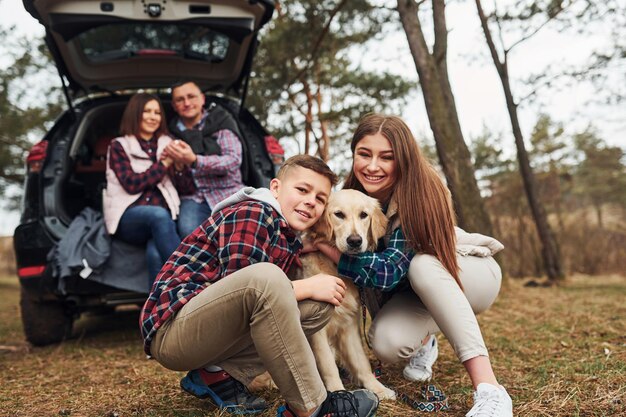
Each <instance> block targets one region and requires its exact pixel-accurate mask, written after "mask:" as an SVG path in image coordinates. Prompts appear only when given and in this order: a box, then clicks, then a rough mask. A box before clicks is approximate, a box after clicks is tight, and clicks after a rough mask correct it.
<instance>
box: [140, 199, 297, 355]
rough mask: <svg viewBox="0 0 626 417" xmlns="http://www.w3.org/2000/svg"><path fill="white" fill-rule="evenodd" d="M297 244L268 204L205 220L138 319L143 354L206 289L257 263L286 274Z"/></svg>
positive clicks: (246, 205) (238, 207)
mask: <svg viewBox="0 0 626 417" xmlns="http://www.w3.org/2000/svg"><path fill="white" fill-rule="evenodd" d="M301 250H302V243H301V242H300V239H299V238H298V237H297V236H296V234H295V233H294V231H293V230H291V229H290V228H289V226H288V225H287V222H286V221H285V219H284V218H283V217H282V216H280V214H278V212H277V211H276V210H275V209H274V208H273V207H272V206H271V205H269V204H268V203H264V202H260V201H256V200H248V201H244V202H241V203H237V204H234V205H232V206H230V207H226V208H224V209H222V210H220V211H219V212H217V213H215V214H213V215H211V216H210V217H209V218H208V219H207V220H205V221H204V223H202V225H200V227H198V228H197V229H196V230H195V231H194V232H193V233H192V234H190V235H189V236H187V237H186V238H185V240H183V241H182V242H181V244H180V246H178V249H176V251H174V253H173V254H172V256H170V258H169V259H168V260H167V262H166V263H165V265H163V268H162V269H161V272H160V273H159V275H158V276H157V278H156V280H155V282H154V284H153V286H152V291H151V293H150V296H149V297H148V300H147V301H146V303H145V304H144V306H143V310H142V312H141V317H140V319H139V322H140V326H141V333H142V336H143V338H144V350H145V351H146V353H147V354H150V343H151V342H152V339H153V338H154V335H155V332H156V331H157V330H158V329H159V327H161V325H162V324H163V323H164V322H165V321H166V320H167V319H169V318H170V317H172V316H174V315H175V314H176V313H177V312H178V310H180V309H181V308H183V306H184V305H185V304H187V303H188V302H189V300H191V299H192V298H193V297H195V296H196V295H197V294H199V293H200V292H201V291H202V290H204V289H205V288H207V287H208V286H209V285H211V283H213V282H216V281H219V280H220V279H222V278H224V277H226V276H228V275H230V274H232V273H233V272H235V271H238V270H240V269H243V268H245V267H247V266H249V265H252V264H255V263H258V262H270V263H273V264H274V265H277V266H278V267H280V268H281V269H282V270H283V271H285V272H286V271H288V270H289V268H290V267H291V265H292V263H293V262H294V260H295V259H296V258H297V256H298V254H299V253H300V251H301Z"/></svg>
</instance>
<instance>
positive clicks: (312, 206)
mask: <svg viewBox="0 0 626 417" xmlns="http://www.w3.org/2000/svg"><path fill="white" fill-rule="evenodd" d="M330 189H331V183H330V180H329V179H328V178H327V177H325V176H324V175H322V174H319V173H317V172H315V171H313V170H311V169H308V168H303V167H301V166H294V167H291V168H290V169H289V171H287V172H285V175H284V176H283V178H282V179H278V178H274V179H273V180H272V181H271V182H270V190H271V191H272V195H273V196H274V198H276V200H278V204H280V209H281V211H282V212H283V215H284V216H285V219H287V223H288V224H289V226H290V227H291V228H292V229H293V230H295V231H298V232H301V231H304V230H306V229H308V228H310V227H311V226H313V225H314V224H315V223H316V222H317V221H318V220H319V218H320V217H321V216H322V213H323V212H324V208H326V203H327V202H328V196H329V195H330Z"/></svg>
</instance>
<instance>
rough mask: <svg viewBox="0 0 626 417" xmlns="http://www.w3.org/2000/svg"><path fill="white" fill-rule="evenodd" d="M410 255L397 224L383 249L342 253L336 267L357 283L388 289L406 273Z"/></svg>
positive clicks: (392, 287) (411, 254)
mask: <svg viewBox="0 0 626 417" xmlns="http://www.w3.org/2000/svg"><path fill="white" fill-rule="evenodd" d="M412 258H413V252H412V251H411V250H409V249H408V244H407V241H406V239H405V238H404V235H403V233H402V230H401V229H400V228H397V229H395V230H394V231H393V233H392V234H391V238H390V239H389V244H388V245H387V247H386V248H385V249H384V250H382V251H380V252H365V253H361V254H358V255H345V254H344V255H341V258H340V259H339V264H338V265H337V269H338V271H339V274H340V275H343V276H345V277H346V278H348V279H350V280H351V281H353V282H354V283H355V284H356V285H357V286H358V287H371V288H377V289H379V290H382V291H391V290H393V289H394V288H395V287H396V286H397V285H398V284H399V283H400V282H401V281H402V279H403V278H404V277H406V274H407V273H408V271H409V265H410V264H411V259H412Z"/></svg>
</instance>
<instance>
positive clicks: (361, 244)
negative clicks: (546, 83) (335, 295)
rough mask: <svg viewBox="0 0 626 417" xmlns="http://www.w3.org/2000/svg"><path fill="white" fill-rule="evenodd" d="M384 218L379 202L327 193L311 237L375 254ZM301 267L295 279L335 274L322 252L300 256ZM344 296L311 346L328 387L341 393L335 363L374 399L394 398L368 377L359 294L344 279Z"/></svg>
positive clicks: (362, 196) (343, 249) (353, 194)
mask: <svg viewBox="0 0 626 417" xmlns="http://www.w3.org/2000/svg"><path fill="white" fill-rule="evenodd" d="M386 228H387V218H386V217H385V215H384V214H383V212H382V210H381V209H380V205H379V203H378V201H377V200H376V199H374V198H371V197H368V196H366V195H365V194H363V193H361V192H359V191H356V190H341V191H337V192H334V193H332V194H331V196H330V198H329V201H328V206H327V207H326V211H325V212H324V215H323V216H322V218H321V219H320V220H319V221H318V222H317V224H316V225H315V226H314V227H313V229H312V230H311V231H310V232H309V238H311V239H313V240H314V241H316V242H326V243H329V244H330V245H332V246H335V247H337V248H338V249H339V251H340V252H342V253H346V254H357V253H361V252H365V251H373V250H376V246H377V242H378V239H380V238H381V237H383V236H384V234H385V231H386ZM301 260H302V266H303V268H302V269H301V270H300V271H299V272H298V277H297V278H302V277H310V276H312V275H315V274H318V273H320V272H323V273H327V274H330V275H337V267H336V265H335V264H334V263H333V262H332V261H331V260H330V259H328V258H327V257H326V256H324V255H323V254H322V253H321V252H310V253H307V254H304V255H302V256H301ZM344 281H345V283H346V287H347V289H346V295H345V297H344V299H343V301H342V303H341V305H340V306H339V307H337V308H336V309H335V313H334V315H333V317H332V318H331V320H330V322H329V323H328V325H327V326H325V327H324V328H323V329H322V330H320V331H319V332H317V333H315V334H314V335H313V336H312V337H311V339H310V342H311V347H312V349H313V353H314V354H315V359H316V361H317V367H318V370H319V372H320V375H321V377H322V380H323V381H324V385H325V386H326V389H327V390H329V391H337V390H343V389H345V388H344V386H343V383H342V382H341V378H340V376H339V369H338V368H337V365H336V362H335V360H336V359H338V360H339V363H340V364H341V365H342V366H343V367H344V368H345V369H346V370H347V371H348V372H349V373H350V375H351V377H352V381H353V382H354V383H355V384H357V385H359V386H362V387H364V388H366V389H368V390H370V391H373V392H374V393H376V395H378V398H380V399H381V400H384V399H395V398H396V394H395V392H394V391H393V390H391V389H389V388H387V387H385V386H384V385H383V384H381V383H380V382H378V380H377V379H376V378H375V377H374V374H373V373H372V368H371V365H370V362H369V359H368V357H367V355H366V353H365V350H364V349H363V344H362V342H361V334H360V331H359V323H360V318H361V302H360V297H359V290H358V289H357V287H356V286H355V285H354V284H353V283H352V282H351V281H350V280H347V279H344Z"/></svg>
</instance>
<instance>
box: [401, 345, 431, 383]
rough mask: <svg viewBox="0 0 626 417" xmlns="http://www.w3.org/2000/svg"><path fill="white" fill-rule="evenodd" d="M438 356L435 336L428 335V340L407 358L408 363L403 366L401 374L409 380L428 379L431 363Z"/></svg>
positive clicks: (420, 380) (419, 380)
mask: <svg viewBox="0 0 626 417" xmlns="http://www.w3.org/2000/svg"><path fill="white" fill-rule="evenodd" d="M437 356H439V348H438V347H437V338H436V337H435V335H434V334H433V335H430V338H429V339H428V342H426V344H425V345H424V346H422V347H421V348H420V350H418V351H417V352H415V354H414V355H413V356H412V357H411V359H409V364H408V365H407V366H405V367H404V371H403V372H402V374H403V375H404V377H405V378H406V379H408V380H409V381H418V382H422V381H428V380H430V378H432V376H433V364H434V363H435V361H436V360H437Z"/></svg>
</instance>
